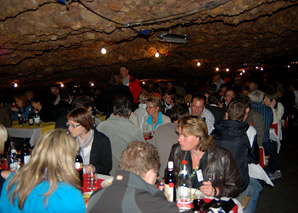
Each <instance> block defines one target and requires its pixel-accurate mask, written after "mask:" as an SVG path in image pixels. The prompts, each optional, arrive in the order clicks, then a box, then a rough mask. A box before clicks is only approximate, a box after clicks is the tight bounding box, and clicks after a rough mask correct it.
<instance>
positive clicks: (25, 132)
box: [7, 121, 55, 147]
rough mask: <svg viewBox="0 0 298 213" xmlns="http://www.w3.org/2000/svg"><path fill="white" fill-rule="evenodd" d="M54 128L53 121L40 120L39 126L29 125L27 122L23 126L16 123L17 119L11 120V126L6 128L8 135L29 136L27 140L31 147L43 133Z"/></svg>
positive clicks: (16, 136)
mask: <svg viewBox="0 0 298 213" xmlns="http://www.w3.org/2000/svg"><path fill="white" fill-rule="evenodd" d="M54 128H55V122H41V125H40V126H36V125H32V126H30V125H29V124H28V123H27V124H25V125H24V126H23V125H20V124H18V122H17V121H13V123H12V126H11V127H8V128H7V132H8V135H9V136H10V137H15V138H30V141H29V142H30V145H31V147H33V146H35V144H36V142H37V141H38V139H39V138H40V136H41V135H42V134H43V133H45V132H46V131H48V130H50V129H54Z"/></svg>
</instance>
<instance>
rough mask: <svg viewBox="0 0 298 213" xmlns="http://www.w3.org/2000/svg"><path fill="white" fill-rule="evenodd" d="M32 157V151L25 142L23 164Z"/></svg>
mask: <svg viewBox="0 0 298 213" xmlns="http://www.w3.org/2000/svg"><path fill="white" fill-rule="evenodd" d="M30 158H31V155H30V151H29V149H28V147H27V144H26V143H24V146H23V151H22V158H21V160H22V164H23V165H26V164H27V163H28V162H29V160H30Z"/></svg>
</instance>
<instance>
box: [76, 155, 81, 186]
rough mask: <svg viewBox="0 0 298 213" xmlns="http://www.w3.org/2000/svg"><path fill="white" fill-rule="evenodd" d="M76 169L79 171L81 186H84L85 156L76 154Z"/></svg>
mask: <svg viewBox="0 0 298 213" xmlns="http://www.w3.org/2000/svg"><path fill="white" fill-rule="evenodd" d="M75 169H76V170H77V171H78V172H79V177H80V180H81V186H83V158H82V157H81V155H80V154H77V156H76V161H75Z"/></svg>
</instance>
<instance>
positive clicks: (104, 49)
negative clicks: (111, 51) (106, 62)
mask: <svg viewBox="0 0 298 213" xmlns="http://www.w3.org/2000/svg"><path fill="white" fill-rule="evenodd" d="M100 52H101V54H103V55H104V54H106V53H107V50H106V48H104V47H101V50H100Z"/></svg>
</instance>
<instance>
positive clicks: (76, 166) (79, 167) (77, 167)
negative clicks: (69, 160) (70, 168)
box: [75, 162, 83, 171]
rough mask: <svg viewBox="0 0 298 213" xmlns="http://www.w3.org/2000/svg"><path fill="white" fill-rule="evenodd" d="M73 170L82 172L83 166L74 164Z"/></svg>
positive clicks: (77, 163) (78, 163)
mask: <svg viewBox="0 0 298 213" xmlns="http://www.w3.org/2000/svg"><path fill="white" fill-rule="evenodd" d="M75 169H76V170H78V171H81V170H83V164H82V163H80V162H75Z"/></svg>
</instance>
